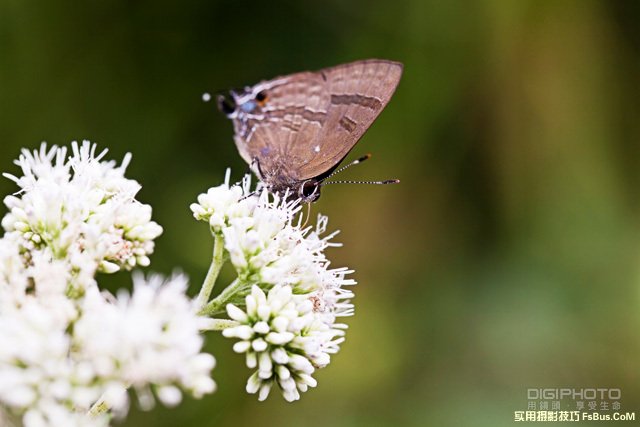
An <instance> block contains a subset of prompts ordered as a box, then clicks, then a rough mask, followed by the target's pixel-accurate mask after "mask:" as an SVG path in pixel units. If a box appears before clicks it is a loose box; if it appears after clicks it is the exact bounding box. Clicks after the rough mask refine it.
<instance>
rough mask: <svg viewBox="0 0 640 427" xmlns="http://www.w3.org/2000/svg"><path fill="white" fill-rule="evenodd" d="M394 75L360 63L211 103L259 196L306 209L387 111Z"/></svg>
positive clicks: (376, 62)
mask: <svg viewBox="0 0 640 427" xmlns="http://www.w3.org/2000/svg"><path fill="white" fill-rule="evenodd" d="M402 69H403V66H402V64H401V63H399V62H394V61H388V60H383V59H366V60H362V61H356V62H351V63H347V64H342V65H337V66H335V67H329V68H324V69H321V70H318V71H305V72H300V73H295V74H289V75H286V76H281V77H276V78H274V79H271V80H267V81H263V82H260V83H258V84H256V85H254V86H247V87H245V88H244V90H240V91H230V92H229V93H228V95H227V96H225V95H219V96H218V98H217V103H218V108H219V109H220V111H222V112H223V113H224V114H225V115H226V116H227V117H228V118H229V119H231V120H232V122H233V128H234V140H235V143H236V146H237V148H238V151H239V152H240V155H241V156H242V158H243V159H244V160H245V161H246V162H247V163H248V164H249V166H250V168H251V169H252V170H253V172H254V173H255V174H256V175H257V176H258V177H259V178H260V180H261V181H262V182H263V183H264V184H265V185H266V187H267V189H268V190H269V191H271V192H273V193H278V194H287V195H288V197H290V198H299V199H300V200H302V201H303V202H307V203H310V202H313V201H315V200H317V199H318V198H319V197H320V189H321V187H322V185H325V184H329V183H335V181H333V182H325V179H326V178H328V177H329V176H332V175H333V174H334V173H337V171H336V168H337V167H338V166H339V165H340V163H341V162H342V160H344V158H345V157H346V156H347V154H348V153H349V151H351V149H352V148H353V147H354V146H355V145H356V143H357V142H358V140H360V138H361V137H362V135H363V134H364V133H365V132H366V131H367V129H368V128H369V127H370V126H371V124H372V123H373V121H374V120H375V119H376V118H377V117H378V115H379V114H380V113H381V112H382V110H383V109H384V108H385V107H386V106H387V104H388V103H389V101H390V99H391V97H392V96H393V93H394V92H395V90H396V87H397V86H398V83H399V82H400V77H401V76H402ZM366 158H368V156H365V157H363V158H360V159H358V160H356V161H354V162H352V163H351V164H349V165H347V166H346V167H348V166H351V165H352V164H356V163H359V162H361V161H362V160H364V159H366ZM346 167H343V168H341V169H340V170H343V169H345V168H346ZM395 182H399V181H397V180H387V181H376V182H369V183H378V184H390V183H395Z"/></svg>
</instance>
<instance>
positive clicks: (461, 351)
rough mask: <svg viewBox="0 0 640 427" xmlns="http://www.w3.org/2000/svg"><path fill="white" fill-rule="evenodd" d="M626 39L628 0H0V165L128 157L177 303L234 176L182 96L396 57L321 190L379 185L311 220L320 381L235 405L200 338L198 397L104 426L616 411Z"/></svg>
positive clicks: (334, 201)
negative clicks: (219, 192) (203, 210)
mask: <svg viewBox="0 0 640 427" xmlns="http://www.w3.org/2000/svg"><path fill="white" fill-rule="evenodd" d="M639 22H640V2H637V1H629V2H623V1H600V2H598V1H589V0H584V1H579V0H576V1H508V0H504V1H490V0H480V1H476V2H459V1H458V2H443V1H427V0H409V1H393V2H390V1H383V0H375V1H372V0H357V1H350V2H345V1H342V0H324V1H316V2H303V1H299V0H297V1H296V0H288V1H274V0H272V1H268V2H267V1H261V2H250V1H238V0H225V1H204V0H183V1H180V2H170V1H157V0H156V1H149V0H146V1H142V0H141V1H88V0H83V1H81V0H75V1H58V2H48V1H30V0H0V160H1V162H0V169H1V170H3V171H11V172H13V173H17V168H16V167H15V166H13V165H12V164H11V160H12V159H14V158H15V157H16V156H17V155H18V152H19V148H20V147H30V148H34V147H36V146H37V145H38V144H39V143H40V141H42V140H47V141H49V142H50V143H55V144H66V143H68V142H69V141H71V140H74V139H90V140H92V141H95V142H98V143H99V144H100V146H101V147H108V148H110V150H111V151H110V154H109V156H110V158H114V159H118V160H120V159H121V158H122V156H123V155H124V153H125V152H128V151H130V152H132V153H133V156H134V157H133V163H132V164H131V166H130V168H129V169H128V176H129V177H131V178H135V179H137V180H138V181H139V182H141V183H142V185H143V189H142V191H141V192H140V195H139V199H140V200H141V201H143V202H145V203H150V204H151V205H152V206H153V208H154V217H155V219H156V220H157V221H158V222H159V223H160V224H162V225H163V226H164V228H165V232H164V234H163V235H162V236H161V238H159V239H158V240H157V245H156V252H155V254H154V256H153V258H152V266H151V269H152V270H155V271H161V272H164V273H169V272H171V271H172V270H173V269H174V268H182V269H184V271H186V272H187V273H188V274H189V275H190V277H191V279H192V282H193V288H192V291H193V292H195V291H196V288H197V285H198V284H199V282H200V281H201V280H202V279H203V277H204V275H205V273H206V269H207V267H208V261H209V256H210V251H211V246H212V241H211V238H210V236H209V235H208V230H207V227H206V225H204V224H202V223H196V222H195V221H194V220H193V219H192V217H191V213H190V211H189V208H188V207H189V204H190V203H191V202H192V201H194V199H195V198H196V196H197V194H199V193H200V192H203V191H205V190H206V189H207V188H208V187H210V186H213V185H217V184H219V183H220V182H221V180H222V178H223V175H224V170H225V168H226V167H227V166H231V167H232V168H233V171H234V176H235V177H236V178H237V177H239V176H240V175H241V174H242V172H243V171H244V170H245V167H246V166H245V165H244V163H243V162H242V160H241V159H240V157H239V155H238V154H237V152H236V149H235V146H234V144H233V141H232V128H231V123H230V122H228V121H227V120H226V119H225V118H224V117H223V116H222V115H221V114H219V113H217V111H215V107H214V105H213V104H212V103H209V104H205V103H203V102H202V101H201V94H202V93H203V92H205V91H210V92H213V91H216V90H220V89H226V88H231V87H241V86H244V85H246V84H253V83H256V82H258V81H259V80H261V79H267V78H271V77H274V76H276V75H279V74H287V73H291V72H295V71H301V70H306V69H317V68H322V67H325V66H330V65H335V64H339V63H342V62H348V61H352V60H355V59H364V58H369V57H379V58H388V59H394V60H398V61H401V62H403V63H404V64H405V74H404V76H403V79H402V81H401V84H400V86H399V88H398V90H397V92H396V95H395V97H394V98H393V100H392V101H391V103H390V104H389V106H388V107H387V109H386V110H385V111H384V113H383V114H382V115H381V117H380V118H379V120H378V121H377V122H376V123H375V124H374V125H373V126H372V127H371V129H370V131H369V132H368V133H367V134H366V135H365V137H364V138H363V139H362V141H361V142H360V143H359V144H358V146H357V147H356V148H355V150H354V151H353V153H352V155H351V157H354V156H357V155H362V154H364V153H367V152H372V153H373V154H374V157H373V159H372V160H371V161H369V162H367V163H365V164H364V165H362V166H359V167H357V168H354V169H351V170H350V171H349V172H347V173H345V175H344V176H343V178H344V179H347V178H351V179H374V178H400V179H401V180H402V183H401V184H400V185H398V186H386V187H367V186H336V187H331V188H328V189H327V190H325V191H324V194H323V197H322V198H321V199H320V201H319V202H318V203H316V204H315V205H314V210H315V211H321V212H323V213H325V214H328V215H329V217H330V223H329V225H330V228H332V229H336V228H337V229H341V230H342V232H341V234H340V235H339V238H338V240H340V241H342V242H344V247H343V248H340V249H333V250H331V252H330V253H329V256H330V257H331V258H332V259H333V260H334V262H333V264H334V265H336V266H341V265H348V266H350V267H352V268H354V269H355V270H356V273H355V278H356V279H357V280H358V282H359V285H358V286H357V288H356V293H357V298H356V300H355V303H356V311H357V314H356V316H355V317H353V318H351V319H349V323H350V330H349V333H348V339H347V341H346V343H345V344H344V346H343V348H342V350H341V352H340V353H339V354H338V355H337V356H336V357H335V358H334V360H333V363H332V364H331V365H330V367H328V368H327V369H325V370H323V371H320V372H319V373H318V374H317V378H318V379H319V386H318V388H317V389H314V390H311V391H310V392H308V393H307V394H305V395H304V396H303V398H302V400H301V401H299V402H297V403H294V404H287V403H285V402H284V401H283V400H282V399H281V398H280V396H279V395H278V394H277V393H274V394H273V395H272V396H271V398H270V399H269V401H268V402H266V403H259V402H257V401H256V399H255V396H249V395H247V394H246V393H245V392H244V384H245V380H246V377H247V376H248V374H249V370H248V369H247V368H245V367H244V361H243V358H242V357H240V356H237V355H235V354H233V352H232V351H231V344H232V343H231V342H230V341H228V340H225V339H223V338H221V337H220V336H217V335H215V334H210V335H209V336H208V337H207V346H208V348H209V349H210V350H211V351H212V352H213V353H214V354H215V355H216V357H217V360H218V366H217V368H216V369H215V371H214V377H215V379H216V381H217V383H218V386H219V390H218V391H217V392H216V393H215V394H213V395H211V396H208V397H206V398H204V399H202V400H197V401H196V400H187V401H186V402H185V403H184V404H183V405H181V406H180V407H179V408H177V409H172V410H169V409H166V408H157V409H156V410H154V411H152V412H151V413H140V412H138V411H137V410H133V411H132V413H131V414H130V416H129V418H128V419H127V421H126V422H125V423H124V425H125V426H176V425H180V426H202V427H204V426H216V427H218V426H220V427H223V426H250V425H260V426H265V427H268V426H300V425H305V426H327V425H331V426H374V427H375V426H390V425H392V426H503V425H512V424H514V423H513V417H514V411H516V410H525V409H526V404H527V397H526V389H527V388H528V387H616V388H620V389H621V390H622V402H621V403H622V410H623V411H639V413H637V414H636V416H637V417H639V416H640V387H639V384H640V332H639V326H640V189H639V184H640V173H639V171H640V144H639V142H640V120H639V119H640V115H639V113H640V101H639V99H640V98H639V96H638V95H639V87H640V25H639ZM13 191H15V187H14V186H13V185H12V183H11V182H10V181H8V180H2V181H0V194H3V195H4V194H8V193H10V192H13ZM4 212H5V210H4V208H2V213H4ZM230 278H231V276H230V275H226V276H225V277H223V281H226V280H229V279H230ZM101 281H102V282H103V283H105V284H106V285H107V286H109V287H111V288H114V287H116V286H129V281H130V279H129V277H128V275H127V274H124V273H120V274H117V275H115V276H110V277H102V278H101ZM584 424H586V423H584ZM594 425H596V423H594ZM597 425H602V423H597Z"/></svg>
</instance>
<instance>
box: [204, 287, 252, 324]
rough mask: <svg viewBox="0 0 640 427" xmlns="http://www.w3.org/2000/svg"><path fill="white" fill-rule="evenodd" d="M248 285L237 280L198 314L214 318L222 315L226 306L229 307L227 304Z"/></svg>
mask: <svg viewBox="0 0 640 427" xmlns="http://www.w3.org/2000/svg"><path fill="white" fill-rule="evenodd" d="M245 286H247V284H246V283H245V282H243V281H242V280H240V279H236V280H234V281H233V282H231V284H230V285H229V286H227V287H226V288H224V290H223V291H222V292H220V295H218V296H217V297H215V298H214V299H212V300H211V302H210V303H209V304H207V305H206V306H204V307H203V308H202V309H201V310H200V312H199V313H198V314H200V315H203V316H212V315H214V314H216V313H220V312H221V311H222V310H223V308H224V306H225V305H227V302H229V300H230V299H231V298H232V297H233V296H234V295H235V294H236V293H238V291H240V290H241V289H243V288H244V287H245Z"/></svg>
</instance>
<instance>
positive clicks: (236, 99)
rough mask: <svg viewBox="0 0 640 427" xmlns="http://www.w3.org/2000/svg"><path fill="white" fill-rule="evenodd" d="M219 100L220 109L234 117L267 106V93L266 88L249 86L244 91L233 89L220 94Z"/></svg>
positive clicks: (231, 117)
mask: <svg viewBox="0 0 640 427" xmlns="http://www.w3.org/2000/svg"><path fill="white" fill-rule="evenodd" d="M217 101H218V109H219V110H220V111H221V112H222V113H223V114H224V115H225V116H227V117H228V118H230V119H234V118H236V117H238V115H243V114H255V113H257V112H259V111H260V110H261V109H262V107H264V106H265V103H266V101H267V94H266V92H265V91H264V90H259V89H254V88H251V87H247V88H245V89H244V91H242V90H240V91H235V90H231V91H229V92H228V93H227V94H220V95H218V98H217Z"/></svg>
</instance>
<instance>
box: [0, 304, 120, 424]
mask: <svg viewBox="0 0 640 427" xmlns="http://www.w3.org/2000/svg"><path fill="white" fill-rule="evenodd" d="M41 301H42V300H40V299H36V298H32V297H27V298H26V299H25V300H24V301H22V304H21V305H20V307H16V306H5V307H3V311H2V313H1V315H0V342H2V346H0V405H2V406H4V407H6V408H9V409H11V410H12V411H13V412H15V413H17V414H22V422H23V424H24V425H25V426H51V427H53V426H60V425H64V426H105V425H107V423H108V418H107V417H106V416H100V417H97V418H95V419H89V418H88V417H87V416H86V415H85V414H86V410H87V409H88V408H89V406H90V405H91V404H92V403H93V402H94V401H96V400H97V399H98V398H99V397H100V395H101V393H102V388H101V387H100V386H99V384H97V383H96V382H95V381H94V378H93V376H92V375H87V366H85V365H83V364H78V363H76V361H75V360H74V358H73V357H72V355H73V351H74V348H73V346H72V340H71V337H70V336H69V334H68V333H67V330H68V328H69V322H68V319H65V318H63V317H61V316H58V315H57V312H56V311H52V310H50V309H49V307H47V306H43V305H41V304H40V303H41Z"/></svg>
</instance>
